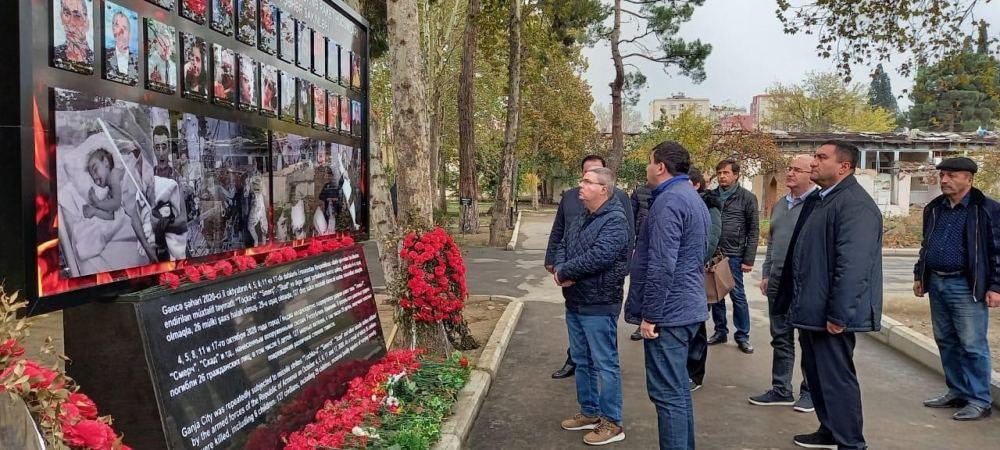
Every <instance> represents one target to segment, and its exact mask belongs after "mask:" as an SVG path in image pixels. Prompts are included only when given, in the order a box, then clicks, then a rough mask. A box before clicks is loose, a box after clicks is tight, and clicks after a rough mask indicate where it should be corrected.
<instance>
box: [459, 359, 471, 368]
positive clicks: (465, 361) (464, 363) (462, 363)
mask: <svg viewBox="0 0 1000 450" xmlns="http://www.w3.org/2000/svg"><path fill="white" fill-rule="evenodd" d="M458 365H460V366H462V367H469V359H468V358H466V357H464V356H463V357H462V358H461V359H459V360H458Z"/></svg>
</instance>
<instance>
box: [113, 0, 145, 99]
mask: <svg viewBox="0 0 1000 450" xmlns="http://www.w3.org/2000/svg"><path fill="white" fill-rule="evenodd" d="M104 78H105V79H108V80H111V81H114V82H118V83H122V84H127V85H129V86H135V85H136V84H138V83H139V15H138V14H136V12H135V11H132V10H131V9H128V8H125V7H123V6H120V5H117V4H115V3H112V2H105V3H104Z"/></svg>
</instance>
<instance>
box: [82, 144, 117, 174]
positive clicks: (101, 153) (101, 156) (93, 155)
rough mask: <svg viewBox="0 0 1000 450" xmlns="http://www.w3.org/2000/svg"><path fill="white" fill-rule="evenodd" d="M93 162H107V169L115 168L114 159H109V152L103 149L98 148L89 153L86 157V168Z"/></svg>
mask: <svg viewBox="0 0 1000 450" xmlns="http://www.w3.org/2000/svg"><path fill="white" fill-rule="evenodd" d="M94 160H98V161H100V160H104V161H107V162H108V168H109V169H114V168H115V159H114V158H113V157H111V152H109V151H108V150H107V149H106V148H104V147H98V148H96V149H94V150H93V151H91V152H90V154H89V155H87V167H90V162H91V161H94Z"/></svg>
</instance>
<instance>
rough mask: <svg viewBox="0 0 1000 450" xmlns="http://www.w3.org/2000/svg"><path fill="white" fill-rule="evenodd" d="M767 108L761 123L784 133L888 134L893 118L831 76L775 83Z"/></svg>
mask: <svg viewBox="0 0 1000 450" xmlns="http://www.w3.org/2000/svg"><path fill="white" fill-rule="evenodd" d="M767 93H768V94H769V95H771V96H772V97H771V106H770V107H769V108H768V110H767V116H766V117H765V118H764V122H765V123H766V124H767V125H768V126H769V127H771V128H774V129H779V130H784V131H807V132H831V131H871V132H880V131H892V130H893V129H895V128H896V116H895V114H893V113H892V112H891V111H888V110H886V109H883V108H881V107H872V106H871V105H869V104H868V98H867V96H866V95H865V93H864V90H863V88H862V87H861V86H860V85H858V84H848V83H846V82H844V81H843V80H842V79H841V78H840V77H839V76H837V75H836V74H834V73H815V72H811V73H809V74H807V75H806V79H805V80H803V82H802V83H800V84H791V85H783V84H776V85H774V86H772V87H771V88H769V89H768V90H767Z"/></svg>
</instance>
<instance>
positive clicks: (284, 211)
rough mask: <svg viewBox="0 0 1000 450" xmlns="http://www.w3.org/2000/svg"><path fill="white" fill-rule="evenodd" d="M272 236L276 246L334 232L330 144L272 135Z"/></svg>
mask: <svg viewBox="0 0 1000 450" xmlns="http://www.w3.org/2000/svg"><path fill="white" fill-rule="evenodd" d="M271 145H272V154H273V155H274V175H273V179H274V236H275V240H276V241H278V242H285V241H290V240H294V239H305V238H307V237H311V236H323V235H326V234H331V233H333V232H335V231H336V230H337V229H338V228H337V212H338V211H339V205H340V204H341V203H340V196H341V194H340V192H339V190H338V188H339V185H338V184H337V179H335V172H334V170H333V167H331V164H330V163H331V157H332V153H331V147H333V146H335V145H336V144H332V143H329V142H326V141H322V140H318V139H311V138H307V137H303V136H299V135H296V134H287V133H280V132H275V133H273V134H272V139H271Z"/></svg>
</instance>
